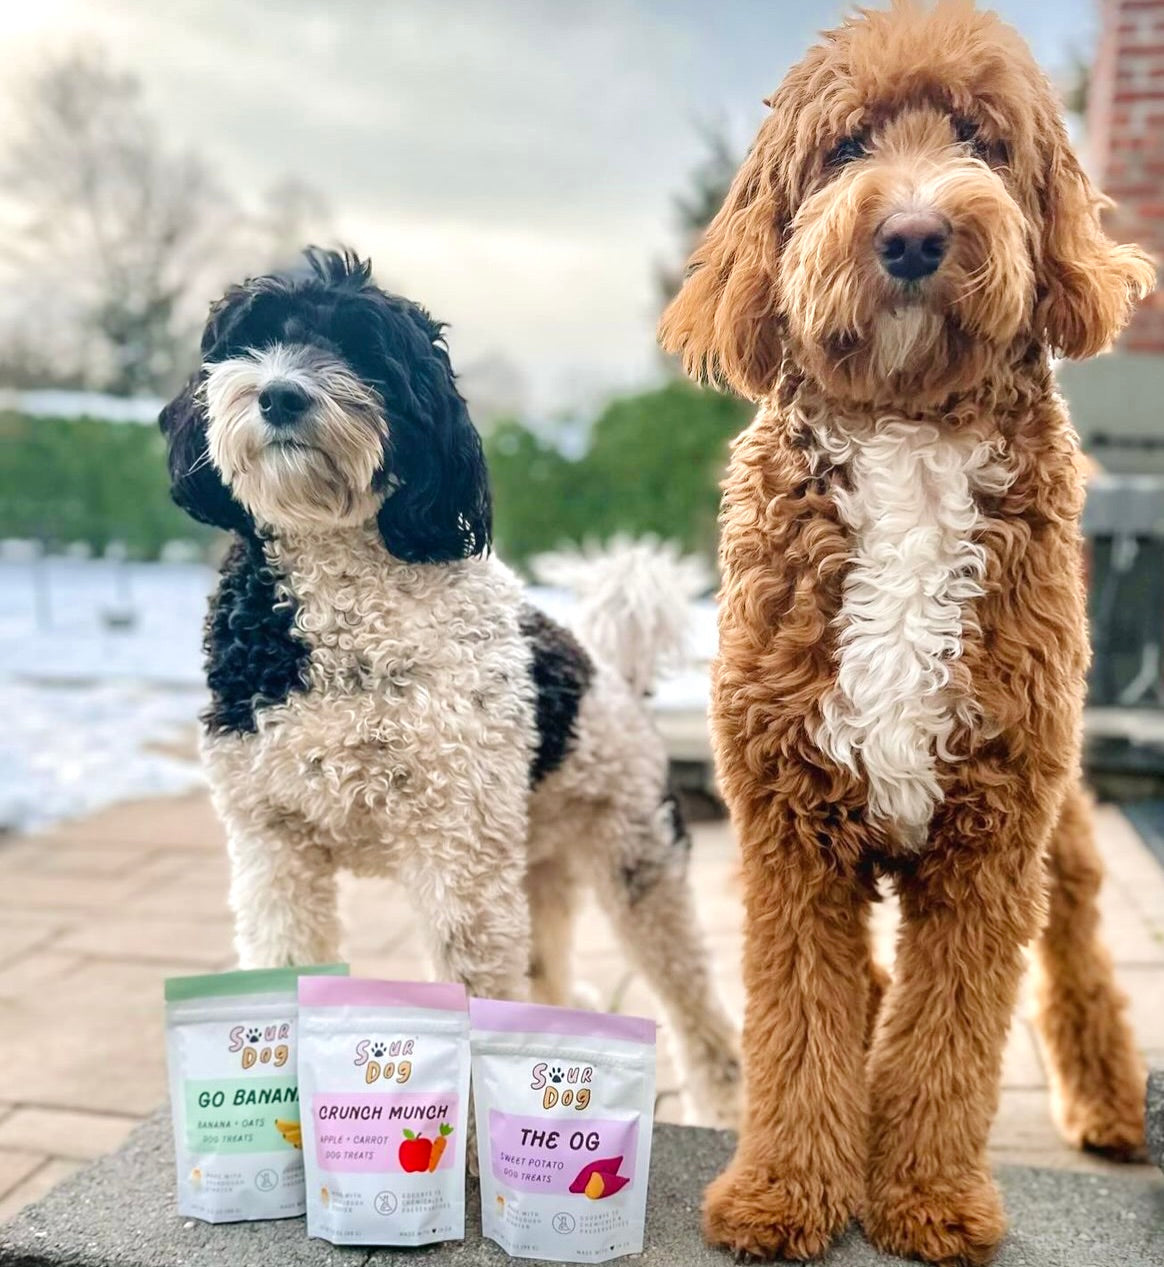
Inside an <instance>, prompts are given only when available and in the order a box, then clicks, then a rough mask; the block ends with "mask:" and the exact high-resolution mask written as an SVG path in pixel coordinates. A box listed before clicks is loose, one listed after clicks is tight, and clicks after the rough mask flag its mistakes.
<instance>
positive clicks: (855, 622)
mask: <svg viewBox="0 0 1164 1267" xmlns="http://www.w3.org/2000/svg"><path fill="white" fill-rule="evenodd" d="M814 431H815V434H816V439H817V443H818V446H819V458H820V464H821V465H822V466H825V465H829V466H839V465H844V466H846V467H847V469H848V475H849V487H848V488H847V489H842V490H839V491H838V492H837V493H836V501H837V508H838V511H839V512H840V517H841V520H842V522H843V523H844V524H845V525H846V527H847V528H848V529H849V532H850V534H851V541H852V555H851V566H850V569H849V571H848V574H847V576H846V580H845V586H844V595H843V599H842V603H841V610H840V614H839V616H838V618H837V626H838V629H837V674H836V681H835V684H834V686H833V688H832V690H831V691H830V692H829V694H828V695H827V697H826V699H825V702H824V705H823V709H822V719H821V723H820V726H819V729H818V731H817V734H816V736H815V739H816V742H817V743H818V744H819V746H820V748H821V750H822V751H823V752H824V753H826V754H827V755H828V756H829V757H831V758H832V759H833V760H835V761H837V762H839V763H840V764H842V765H844V766H846V767H848V768H850V769H853V770H855V771H860V772H861V773H862V774H863V775H864V778H865V780H866V782H867V784H868V792H869V800H868V809H869V813H870V814H871V815H872V816H873V817H874V818H876V819H879V820H881V821H882V822H885V823H887V824H890V825H892V826H893V827H894V828H895V829H896V831H897V833H898V835H899V836H900V838H901V840H902V842H903V843H905V844H907V845H909V846H910V847H913V848H918V847H920V846H921V845H922V844H923V843H924V840H925V834H926V829H927V826H928V824H929V821H930V818H931V816H932V814H933V810H934V806H935V805H936V804H937V802H938V801H939V800H940V798H941V787H940V785H939V782H938V779H937V775H936V769H935V766H936V760H937V758H938V757H942V758H949V756H950V754H949V751H948V745H949V740H950V737H951V734H952V732H953V730H954V726H955V724H956V723H957V722H958V721H959V720H967V721H968V720H971V719H972V718H973V715H974V703H973V701H972V700H970V699H968V698H959V697H958V696H957V694H956V693H955V692H954V690H953V689H952V688H951V685H950V667H949V666H950V662H951V661H953V660H955V659H957V657H958V656H960V655H961V653H962V638H963V633H964V630H965V629H966V628H967V625H968V624H970V623H971V622H973V620H974V614H973V610H972V603H973V600H974V599H976V598H978V597H979V596H980V595H981V594H982V578H983V575H984V573H985V568H986V556H985V552H984V550H983V548H982V546H981V545H980V544H979V543H978V542H977V540H976V535H977V531H978V526H979V521H980V511H979V508H978V505H977V502H976V499H975V495H976V494H977V493H982V492H1002V491H1004V490H1005V489H1006V487H1007V485H1008V484H1009V482H1010V480H1011V478H1012V475H1011V473H1010V471H1009V470H1008V469H1007V468H1006V466H1005V465H1004V464H1003V462H1002V461H1001V460H1000V456H999V452H998V448H997V446H996V445H995V444H994V443H991V442H984V441H982V440H981V439H980V438H979V437H978V436H976V435H973V434H971V433H968V432H959V431H952V430H949V431H947V430H940V429H939V428H938V427H936V426H932V425H929V424H921V423H914V422H907V421H903V420H883V421H881V422H879V423H878V425H877V427H876V428H875V429H874V430H873V431H870V432H865V433H864V434H861V435H860V436H859V437H858V435H856V434H853V433H850V432H848V431H847V430H842V429H839V428H835V427H831V426H821V427H816V428H814Z"/></svg>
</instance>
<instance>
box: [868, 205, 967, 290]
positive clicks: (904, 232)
mask: <svg viewBox="0 0 1164 1267" xmlns="http://www.w3.org/2000/svg"><path fill="white" fill-rule="evenodd" d="M949 246H950V225H949V223H948V222H947V221H946V220H945V219H944V218H943V217H942V216H940V215H938V213H937V212H936V211H896V212H894V214H893V215H891V216H887V217H886V218H885V219H884V220H883V221H882V222H881V225H880V227H879V228H878V229H877V232H876V233H875V234H874V235H873V247H874V249H875V250H876V251H877V254H878V255H879V256H880V258H881V267H882V268H884V269H885V271H886V272H887V273H888V274H889V276H890V277H896V278H897V280H898V281H902V282H916V281H917V280H918V279H919V278H922V277H929V275H930V274H931V273H936V272H937V269H938V265H939V264H940V263H941V262H942V260H943V259H945V257H946V251H947V250H948V249H949Z"/></svg>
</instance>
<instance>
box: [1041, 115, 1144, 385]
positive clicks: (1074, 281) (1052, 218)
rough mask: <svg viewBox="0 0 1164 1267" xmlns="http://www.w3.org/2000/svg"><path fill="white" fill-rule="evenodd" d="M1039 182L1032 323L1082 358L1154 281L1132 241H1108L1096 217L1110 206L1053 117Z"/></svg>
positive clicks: (1107, 340) (1103, 341)
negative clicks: (1040, 213)
mask: <svg viewBox="0 0 1164 1267" xmlns="http://www.w3.org/2000/svg"><path fill="white" fill-rule="evenodd" d="M1053 128H1054V133H1053V136H1052V139H1051V143H1050V154H1049V159H1048V162H1047V166H1046V178H1045V183H1044V186H1043V190H1042V202H1043V234H1042V242H1041V248H1042V258H1041V261H1040V265H1039V268H1038V270H1037V271H1038V277H1039V298H1038V303H1037V307H1036V312H1035V329H1036V331H1037V332H1038V333H1039V334H1040V335H1041V336H1042V337H1043V338H1045V339H1046V341H1047V343H1049V344H1050V346H1051V347H1052V348H1053V349H1054V350H1055V351H1056V352H1059V353H1061V354H1062V355H1063V356H1067V357H1071V358H1072V359H1075V360H1082V359H1084V358H1085V357H1088V356H1094V355H1095V354H1096V353H1097V352H1102V351H1103V350H1104V348H1106V347H1108V346H1109V345H1110V344H1111V343H1112V341H1113V340H1114V339H1115V337H1116V336H1117V335H1118V334H1119V332H1120V331H1121V330H1122V329H1123V328H1124V326H1125V325H1127V323H1128V319H1129V318H1130V317H1131V315H1132V310H1133V308H1134V306H1135V304H1136V301H1137V300H1140V299H1143V298H1144V296H1145V295H1147V294H1150V293H1151V291H1152V290H1153V289H1154V287H1155V285H1156V266H1155V265H1154V264H1153V262H1152V260H1151V259H1150V258H1149V256H1148V255H1146V254H1145V253H1144V252H1143V251H1142V250H1140V248H1139V247H1138V246H1131V245H1123V244H1121V243H1118V242H1113V241H1112V240H1111V239H1110V238H1109V237H1108V236H1107V234H1105V233H1104V231H1103V228H1102V226H1101V224H1100V212H1101V211H1102V210H1103V209H1104V208H1105V207H1109V206H1111V205H1112V204H1111V202H1110V200H1109V199H1108V198H1106V197H1104V195H1103V194H1101V193H1100V192H1099V190H1098V189H1096V188H1095V186H1094V185H1093V184H1092V183H1091V181H1090V180H1089V179H1088V177H1087V175H1086V173H1085V172H1084V171H1083V169H1082V168H1081V167H1080V165H1079V161H1078V159H1077V158H1076V157H1075V155H1074V153H1073V152H1072V150H1071V146H1070V143H1069V142H1068V140H1067V135H1066V132H1065V130H1064V128H1063V125H1062V123H1061V122H1059V121H1058V120H1056V121H1055V123H1054V125H1053Z"/></svg>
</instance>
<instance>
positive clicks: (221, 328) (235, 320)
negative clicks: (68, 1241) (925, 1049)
mask: <svg viewBox="0 0 1164 1267" xmlns="http://www.w3.org/2000/svg"><path fill="white" fill-rule="evenodd" d="M308 265H309V267H308V269H307V270H306V271H305V272H303V273H300V274H295V275H290V276H280V277H268V278H258V279H255V280H252V281H250V282H248V283H247V284H246V285H244V286H241V287H235V288H233V289H232V290H231V291H229V292H228V294H227V295H226V297H225V298H224V299H223V300H222V301H221V302H220V303H219V304H217V305H216V306H215V307H214V309H213V310H212V312H211V316H210V320H209V322H208V325H207V329H206V333H205V336H204V339H203V366H202V369H201V371H200V372H199V374H198V375H197V376H196V378H195V380H194V381H192V382H191V384H189V385H188V386H187V388H186V389H185V390H184V391H183V392H182V393H181V394H180V395H179V396H178V397H177V398H176V399H175V401H174V402H172V403H171V404H170V405H169V406H167V408H166V410H165V411H164V412H163V415H162V427H163V430H164V432H165V433H166V435H167V439H168V440H169V444H170V458H169V461H170V470H171V474H172V477H173V484H174V495H175V498H176V500H178V502H179V504H181V505H183V506H185V507H186V509H188V510H189V511H190V512H191V513H192V514H194V515H196V516H197V517H199V518H202V519H204V520H206V521H208V522H211V523H217V524H219V525H221V526H223V527H228V528H231V529H233V530H234V531H235V533H236V534H237V540H236V542H235V544H234V547H233V549H232V551H231V553H230V555H229V556H228V558H227V561H226V563H225V564H224V568H223V573H222V578H221V581H220V585H219V589H218V593H217V594H216V596H215V598H214V599H213V600H212V603H211V610H210V615H209V617H208V622H207V628H206V653H207V674H208V681H209V684H210V688H211V695H212V703H211V707H210V709H209V711H208V713H207V714H206V717H205V731H204V735H203V739H202V752H203V759H204V762H205V766H206V770H207V774H208V776H209V781H210V785H211V791H212V794H213V798H214V803H215V806H216V808H217V810H218V813H219V814H220V816H221V818H222V820H223V823H224V824H225V827H226V832H227V840H228V849H229V852H230V859H231V875H232V879H231V905H232V907H233V910H234V915H235V927H236V945H237V949H238V955H239V961H240V963H241V964H242V965H243V966H246V967H258V966H274V965H280V964H297V963H312V962H320V961H330V960H334V959H336V958H337V957H338V956H339V954H340V945H339V942H340V931H341V930H340V928H339V924H338V918H337V912H336V880H335V876H336V871H337V869H338V868H339V867H346V868H348V869H349V870H351V871H353V872H355V873H357V874H361V875H395V876H398V877H399V878H400V880H401V881H402V882H403V883H404V884H406V885H407V886H408V888H409V892H410V894H411V896H412V898H413V900H414V902H415V904H416V906H417V909H419V910H423V911H424V913H425V918H424V920H423V927H424V929H425V931H426V933H427V935H428V938H429V942H430V950H431V953H432V957H433V960H434V963H435V966H436V970H437V972H438V974H439V975H440V976H441V977H442V978H443V979H449V980H459V981H462V982H464V984H465V985H466V986H468V988H469V989H470V990H471V991H472V992H473V993H474V994H478V995H482V996H490V997H501V998H520V997H523V996H525V995H526V994H528V993H530V992H532V993H533V994H534V995H535V996H536V997H538V998H540V999H543V1000H545V1001H550V1002H566V1001H567V1000H568V997H569V993H570V981H569V971H568V964H569V931H570V912H571V910H572V908H573V905H574V903H575V900H576V894H577V891H578V889H579V888H580V887H581V886H582V885H584V884H591V885H593V886H594V887H595V888H596V889H597V890H598V892H599V893H600V895H601V897H602V898H603V900H604V903H605V905H606V908H607V910H608V911H609V912H610V915H611V917H612V919H613V920H614V922H615V924H616V925H617V927H618V930H619V932H620V934H621V936H622V939H623V941H624V943H625V945H626V947H627V950H628V953H629V954H630V955H631V957H632V958H633V959H634V960H635V961H636V962H637V963H638V964H639V965H640V967H641V968H642V970H643V971H644V973H645V974H646V976H647V978H648V980H649V982H650V984H651V985H652V986H653V988H654V989H655V990H656V992H657V993H658V994H659V996H660V998H661V999H662V1000H663V1002H664V1004H665V1005H666V1007H667V1009H668V1012H669V1014H670V1016H671V1018H672V1021H673V1025H674V1031H675V1034H676V1037H677V1040H678V1044H679V1048H680V1057H681V1060H682V1063H683V1064H684V1066H685V1067H686V1071H687V1074H688V1079H687V1088H686V1089H687V1093H688V1098H689V1101H690V1103H691V1105H692V1106H693V1111H695V1112H696V1113H697V1114H698V1115H699V1116H701V1117H703V1118H704V1119H706V1120H708V1121H710V1122H713V1123H719V1124H728V1123H731V1122H732V1121H734V1114H735V1109H736V1099H737V1084H738V1059H737V1056H736V1054H735V1039H734V1034H733V1029H732V1026H731V1024H730V1022H729V1020H728V1019H727V1017H726V1015H725V1014H724V1011H723V1009H722V1007H721V1006H720V1004H719V1002H718V1000H717V999H716V997H715V994H714V991H713V988H712V985H711V979H710V973H709V970H708V966H707V960H706V955H705V952H704V949H703V947H702V945H701V942H700V937H699V932H698V929H697V927H696V924H695V920H694V913H693V909H692V901H691V894H690V891H689V886H688V883H687V876H686V856H687V837H686V833H685V832H684V831H683V829H682V823H681V822H680V821H679V820H678V819H677V818H676V816H675V814H674V813H673V810H672V808H671V805H672V803H671V800H670V795H669V792H668V788H667V760H666V754H665V752H664V750H663V747H662V743H661V741H660V739H659V737H658V735H657V734H656V733H655V731H654V729H653V726H652V724H651V720H650V717H649V714H648V713H647V712H646V710H645V708H644V706H643V703H642V701H641V700H640V698H639V697H638V692H637V690H636V689H633V688H632V686H631V684H630V683H628V682H627V681H626V680H625V678H624V677H623V676H622V675H621V674H620V673H619V672H618V671H617V669H616V668H615V667H613V666H611V665H610V664H608V663H606V662H605V661H604V660H603V657H602V655H601V654H600V653H599V651H598V650H597V649H595V648H590V647H587V646H584V645H583V642H581V641H579V639H577V638H576V637H574V636H573V635H572V634H570V633H569V632H568V631H567V630H565V629H562V628H561V627H560V626H557V625H555V624H554V623H553V622H552V621H551V620H550V619H549V618H548V617H546V616H544V615H542V614H541V613H537V612H534V611H533V610H532V609H531V608H530V607H529V606H528V605H527V604H525V603H524V602H523V594H522V587H521V585H520V583H519V582H518V580H517V578H516V577H515V576H514V575H513V574H512V573H511V572H510V571H509V570H508V569H507V568H506V567H505V566H504V565H503V564H502V563H500V562H499V561H498V560H497V559H496V558H494V557H493V556H492V554H491V553H490V552H489V549H488V547H489V531H490V506H489V492H488V482H487V478H486V471H485V465H484V459H483V456H482V452H481V444H480V439H479V437H478V435H477V432H476V430H475V429H474V428H473V426H472V423H471V422H470V420H469V417H468V413H467V412H466V410H465V405H464V401H463V400H462V399H461V397H460V395H459V393H458V392H457V389H456V385H455V380H454V378H453V374H452V369H451V367H450V364H449V359H448V354H447V351H446V349H445V347H444V343H443V339H442V337H441V327H440V325H439V324H438V323H436V322H434V321H433V320H432V319H431V318H430V317H429V316H428V315H427V314H426V313H424V312H423V311H422V310H421V309H419V308H417V307H416V306H415V305H413V304H411V303H409V302H408V301H407V300H404V299H400V298H399V297H396V296H392V295H388V294H386V293H385V292H383V291H381V290H380V289H379V288H378V287H376V286H375V285H374V283H373V282H372V279H371V273H370V269H369V267H368V265H367V264H366V263H364V262H362V261H360V260H358V259H356V257H354V256H350V255H349V256H341V255H338V254H334V253H326V252H312V253H309V255H308ZM288 385H290V387H292V388H294V389H296V391H297V392H298V396H297V400H298V401H299V405H298V406H297V408H298V412H297V413H295V414H294V416H286V415H282V414H276V413H274V412H272V407H271V400H272V399H273V397H272V395H271V393H272V391H273V390H274V391H275V392H276V395H277V392H278V390H279V389H280V388H285V387H287V386H288ZM265 399H266V400H267V404H266V405H264V400H265ZM652 601H653V600H652V599H650V598H649V597H648V598H646V599H644V600H643V602H642V603H641V604H640V607H641V608H642V609H643V610H644V611H648V612H650V611H651V608H652ZM644 667H645V670H646V671H648V672H650V673H652V674H653V672H654V668H655V666H654V664H650V665H646V666H644Z"/></svg>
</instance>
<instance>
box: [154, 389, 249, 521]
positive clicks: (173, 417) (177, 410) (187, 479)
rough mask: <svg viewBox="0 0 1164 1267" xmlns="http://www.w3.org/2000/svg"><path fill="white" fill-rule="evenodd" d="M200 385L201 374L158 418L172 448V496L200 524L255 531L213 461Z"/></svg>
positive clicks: (170, 463)
mask: <svg viewBox="0 0 1164 1267" xmlns="http://www.w3.org/2000/svg"><path fill="white" fill-rule="evenodd" d="M201 381H202V375H201V373H199V374H194V375H192V376H191V377H190V380H189V381H188V382H187V383H186V386H185V387H183V388H182V390H181V391H180V392H179V393H178V394H177V396H175V397H174V399H173V400H171V401H170V403H169V404H168V405H167V406H166V407H165V408H164V409H163V410H162V412H161V414H160V415H159V417H158V425H159V426H160V427H161V429H162V434H163V435H164V436H165V437H166V443H167V445H168V448H169V452H168V455H167V456H168V461H169V466H170V496H171V497H172V498H173V499H174V501H175V502H176V503H177V504H178V505H179V506H181V508H182V509H183V510H184V511H185V512H186V513H187V514H188V515H191V516H193V518H195V519H197V520H199V521H200V522H201V523H204V524H211V525H213V526H214V527H215V528H226V529H227V530H228V531H231V532H244V533H245V532H250V531H253V525H252V522H251V517H250V515H249V514H248V513H247V511H246V510H245V509H244V508H243V507H242V506H241V505H240V504H239V503H238V502H236V501H235V499H234V498H233V497H232V496H231V495H230V491H229V490H228V489H227V487H226V485H225V484H224V483H223V482H222V480H221V478H220V477H219V474H218V471H217V470H215V468H214V465H213V464H212V463H211V461H210V454H209V452H208V450H207V445H206V406H205V405H204V404H203V403H202V400H201V396H200V393H199V386H200V384H201Z"/></svg>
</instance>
